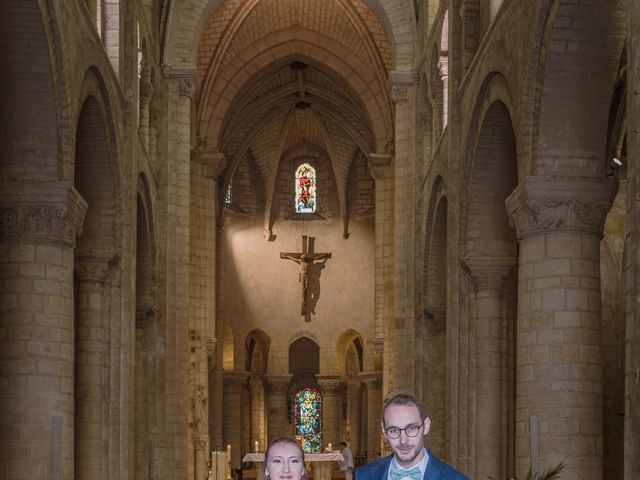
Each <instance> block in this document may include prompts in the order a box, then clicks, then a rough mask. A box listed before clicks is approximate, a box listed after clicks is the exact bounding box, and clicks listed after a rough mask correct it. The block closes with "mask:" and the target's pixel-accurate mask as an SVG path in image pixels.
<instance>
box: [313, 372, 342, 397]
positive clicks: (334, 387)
mask: <svg viewBox="0 0 640 480" xmlns="http://www.w3.org/2000/svg"><path fill="white" fill-rule="evenodd" d="M340 385H341V384H340V379H339V378H338V377H336V376H333V375H332V376H327V377H322V376H318V386H319V387H320V392H321V393H322V395H338V393H339V391H340Z"/></svg>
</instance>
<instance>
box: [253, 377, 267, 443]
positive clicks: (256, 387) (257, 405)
mask: <svg viewBox="0 0 640 480" xmlns="http://www.w3.org/2000/svg"><path fill="white" fill-rule="evenodd" d="M249 389H250V392H251V402H250V403H251V435H250V438H249V440H250V447H251V451H253V449H254V447H253V445H254V442H258V449H259V451H261V452H264V451H265V450H266V438H265V434H264V427H265V422H264V383H263V381H262V375H254V376H252V377H251V378H250V379H249Z"/></svg>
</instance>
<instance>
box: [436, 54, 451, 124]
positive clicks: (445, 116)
mask: <svg viewBox="0 0 640 480" xmlns="http://www.w3.org/2000/svg"><path fill="white" fill-rule="evenodd" d="M438 73H439V74H440V80H442V131H444V129H445V128H447V122H448V121H449V58H448V57H440V59H439V60H438Z"/></svg>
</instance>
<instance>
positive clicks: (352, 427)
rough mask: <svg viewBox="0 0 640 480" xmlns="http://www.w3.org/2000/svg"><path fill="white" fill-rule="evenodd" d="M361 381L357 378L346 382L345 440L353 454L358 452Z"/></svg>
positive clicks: (359, 447) (359, 445) (360, 447)
mask: <svg viewBox="0 0 640 480" xmlns="http://www.w3.org/2000/svg"><path fill="white" fill-rule="evenodd" d="M361 389H362V380H360V379H359V378H358V377H353V378H349V379H348V380H347V422H348V425H347V429H346V433H347V435H346V438H348V440H349V447H350V448H351V451H352V452H353V453H354V455H355V453H356V452H358V451H360V450H361V449H362V446H361V444H360V391H361Z"/></svg>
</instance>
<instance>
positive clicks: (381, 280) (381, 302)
mask: <svg viewBox="0 0 640 480" xmlns="http://www.w3.org/2000/svg"><path fill="white" fill-rule="evenodd" d="M369 166H370V168H371V171H372V172H373V176H374V178H375V203H376V208H375V215H376V219H375V242H376V249H375V272H376V274H375V275H376V276H375V282H374V290H375V295H374V297H375V305H374V315H375V331H374V339H373V348H374V350H375V360H374V361H375V362H376V364H377V365H376V368H383V367H384V368H385V369H388V368H389V366H388V362H385V363H384V365H383V362H382V358H383V352H384V346H385V338H387V337H388V330H389V328H390V327H389V326H390V325H391V323H392V319H393V252H392V250H393V171H392V168H391V167H392V156H391V155H390V154H388V153H383V154H380V153H372V154H370V155H369Z"/></svg>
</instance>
